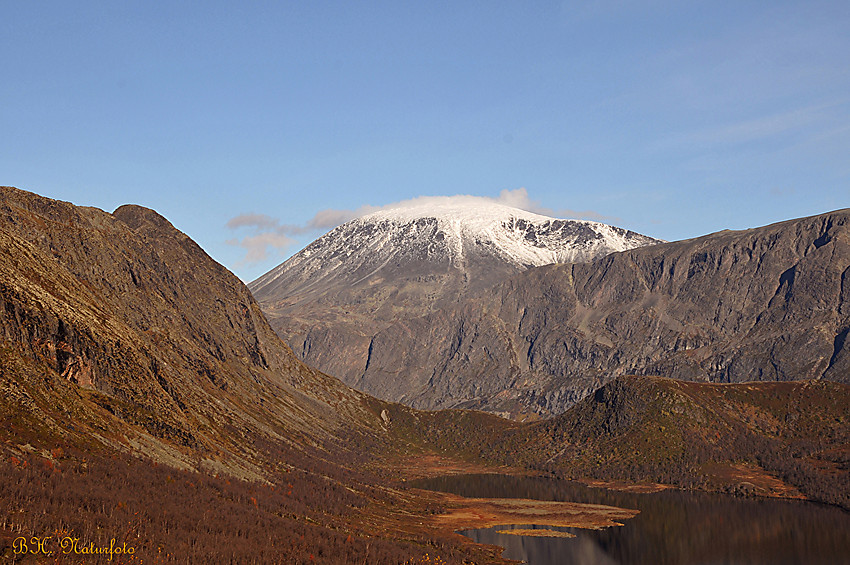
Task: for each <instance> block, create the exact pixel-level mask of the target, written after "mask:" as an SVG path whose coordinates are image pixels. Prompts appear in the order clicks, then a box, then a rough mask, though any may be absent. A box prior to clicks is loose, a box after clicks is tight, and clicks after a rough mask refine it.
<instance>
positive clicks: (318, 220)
mask: <svg viewBox="0 0 850 565" xmlns="http://www.w3.org/2000/svg"><path fill="white" fill-rule="evenodd" d="M452 199H457V200H463V201H465V202H468V203H471V204H474V203H476V202H481V203H482V204H485V203H493V202H495V203H497V204H504V205H506V206H511V207H513V208H519V209H521V210H526V211H529V212H534V213H536V214H541V215H544V216H551V217H554V218H570V219H584V220H594V221H607V222H613V221H619V218H615V217H611V216H606V215H603V214H600V213H599V212H595V211H593V210H584V211H577V210H569V209H561V210H553V209H552V208H547V207H545V206H542V205H541V204H540V202H538V201H536V200H532V199H531V197H530V196H529V194H528V190H526V189H525V188H517V189H514V190H508V189H505V190H502V191H501V192H500V193H499V196H497V197H495V198H492V197H488V196H471V195H455V196H419V197H416V198H411V199H407V200H401V201H399V202H393V203H392V204H386V205H384V206H371V205H368V204H366V205H363V206H360V207H358V208H356V209H353V210H346V209H336V208H327V209H324V210H319V211H318V212H316V214H315V215H314V216H313V217H312V218H310V219H309V220H308V221H307V222H305V223H304V224H301V225H293V224H282V223H281V222H280V220H279V219H278V218H273V217H271V216H268V215H266V214H257V213H247V214H240V215H238V216H234V217H233V218H231V219H230V220H228V222H227V224H226V226H227V228H229V229H231V230H233V231H238V232H243V233H244V232H245V231H247V232H248V234H247V235H244V236H242V237H241V238H238V237H237V238H232V239H229V240H228V241H227V244H228V245H233V246H238V247H242V248H243V249H244V250H245V256H244V257H243V258H242V259H241V260H240V261H239V265H238V266H239V267H244V266H246V265H255V264H257V263H261V262H263V261H268V260H269V259H273V258H282V257H284V256H285V255H286V253H287V251H289V250H290V249H291V248H292V247H293V246H295V245H296V244H298V243H299V242H298V240H296V239H295V238H296V237H297V236H303V235H307V234H316V235H318V234H319V233H321V232H323V231H328V230H331V229H333V228H335V227H337V226H339V225H342V224H344V223H345V222H349V221H351V220H353V219H355V218H360V217H362V216H365V215H367V214H371V213H373V212H378V211H380V210H392V209H395V208H409V207H413V206H418V205H426V204H429V203H431V202H434V201H445V200H452Z"/></svg>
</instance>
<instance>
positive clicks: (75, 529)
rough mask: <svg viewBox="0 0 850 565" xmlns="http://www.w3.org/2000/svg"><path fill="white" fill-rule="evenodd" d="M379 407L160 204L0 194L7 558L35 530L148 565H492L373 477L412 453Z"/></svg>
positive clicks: (1, 448)
mask: <svg viewBox="0 0 850 565" xmlns="http://www.w3.org/2000/svg"><path fill="white" fill-rule="evenodd" d="M386 407H387V405H386V404H385V403H381V402H379V401H377V400H375V399H372V398H369V397H367V396H366V395H365V394H362V393H359V392H357V391H354V390H352V389H350V388H348V387H346V386H345V385H343V384H342V383H341V382H339V381H338V380H336V379H334V378H332V377H329V376H327V375H324V374H322V373H320V372H318V371H316V370H314V369H311V368H309V367H307V366H306V365H304V364H303V363H301V362H300V361H298V360H297V359H296V358H295V357H294V355H293V354H292V352H291V351H290V350H289V348H288V347H286V345H285V344H283V342H281V341H280V338H278V337H277V335H276V334H275V333H274V332H273V330H272V329H271V328H270V326H269V325H268V323H267V322H266V320H265V318H264V317H263V315H262V313H261V312H260V309H259V306H258V305H257V303H256V302H255V301H254V299H253V297H252V296H251V294H250V292H249V291H248V289H247V288H246V287H245V286H244V285H243V284H242V283H241V282H240V281H239V280H238V279H237V278H236V277H235V276H234V275H232V274H231V273H229V272H228V271H227V270H226V269H225V268H224V267H222V266H221V265H219V264H217V263H215V261H213V260H212V259H211V258H210V257H209V256H207V255H206V253H204V252H203V251H202V250H201V249H200V248H199V247H198V246H197V245H196V244H195V243H194V242H192V241H191V240H190V239H189V238H188V237H187V236H186V235H184V234H182V233H180V232H179V231H178V230H176V229H175V228H174V227H173V226H172V225H171V224H170V223H169V222H168V221H167V220H165V219H164V218H163V217H162V216H160V215H159V214H157V213H156V212H154V211H152V210H148V209H146V208H142V207H139V206H122V207H121V208H119V209H118V210H116V211H115V212H114V213H113V214H109V213H106V212H103V211H101V210H98V209H95V208H83V207H77V206H74V205H72V204H70V203H67V202H60V201H56V200H51V199H48V198H43V197H40V196H37V195H35V194H31V193H28V192H24V191H20V190H17V189H14V188H9V187H0V556H2V559H7V558H8V559H9V560H11V561H16V560H18V559H20V557H21V556H20V555H19V554H18V553H19V552H18V551H17V550H19V549H20V547H15V546H14V545H13V540H15V539H17V538H20V539H26V540H28V541H27V543H29V540H31V539H32V537H33V536H35V537H41V536H44V535H45V534H48V535H51V538H49V539H50V540H51V541H50V542H49V543H51V544H52V546H51V547H49V548H48V549H50V550H55V551H57V552H58V551H59V547H58V545H59V541H60V538H61V537H62V536H69V537H78V538H79V539H80V541H81V545H82V544H85V545H86V547H89V544H90V543H91V544H93V547H97V548H102V547H107V548H109V547H110V543H111V542H114V541H117V544H118V545H119V546H120V545H121V543H122V542H126V543H125V545H129V546H131V547H133V548H134V549H135V550H136V555H135V559H141V560H143V561H145V562H155V563H185V562H187V561H192V560H199V561H202V562H211V563H213V562H215V563H217V562H222V561H227V562H238V563H247V562H258V561H260V562H268V563H308V562H312V561H314V559H315V557H319V560H320V561H321V562H325V563H352V562H357V563H363V562H368V563H381V564H386V565H391V564H397V563H401V562H404V561H408V562H414V561H416V562H419V561H421V560H420V559H419V557H420V556H422V557H424V556H425V555H426V553H429V552H430V555H432V556H433V555H439V556H441V558H442V560H443V561H444V562H447V563H453V564H458V565H459V564H460V563H461V562H463V561H464V560H466V561H469V560H470V559H474V560H475V561H480V562H500V561H499V560H498V559H495V558H494V559H492V560H491V559H488V558H487V557H486V556H487V555H488V554H489V555H492V554H493V551H491V550H486V549H484V550H482V549H480V548H479V549H475V548H463V547H460V544H459V542H458V540H457V539H447V534H445V533H443V532H442V530H440V528H439V527H438V526H435V525H434V524H433V523H431V522H428V523H426V522H425V521H424V519H423V514H426V513H428V512H430V513H433V509H432V506H433V505H434V502H432V500H433V497H432V498H431V499H427V498H423V497H421V496H417V495H416V494H412V493H409V492H402V491H400V490H397V489H390V488H386V487H385V486H383V485H382V484H381V481H380V479H379V478H378V477H377V476H376V472H377V471H376V469H375V467H378V465H377V462H380V461H382V458H385V457H389V456H390V455H391V454H393V453H396V452H398V451H401V452H405V450H407V449H419V448H418V447H416V446H413V447H411V445H412V443H411V441H412V440H411V439H410V438H407V437H405V438H398V437H395V436H394V435H393V434H392V433H391V432H389V431H388V429H387V420H386V416H385V417H384V418H382V417H381V416H382V412H383V411H384V410H385V409H386ZM494 420H495V419H494ZM414 439H415V438H414ZM370 467H371V468H370ZM22 536H24V537H22ZM426 545H427V547H428V548H429V549H424V547H425V546H426ZM57 556H58V553H57ZM482 558H483V559H482ZM27 559H29V558H26V557H25V558H24V560H25V561H26V560H27ZM34 559H38V558H34ZM108 561H113V557H112V555H105V556H99V557H92V560H91V562H92V563H106V562H108ZM57 562H68V560H66V559H65V558H64V557H61V556H58V560H57ZM122 562H123V561H122Z"/></svg>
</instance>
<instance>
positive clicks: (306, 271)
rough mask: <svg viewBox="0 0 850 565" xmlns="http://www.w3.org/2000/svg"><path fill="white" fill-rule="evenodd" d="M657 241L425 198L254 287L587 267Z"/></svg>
mask: <svg viewBox="0 0 850 565" xmlns="http://www.w3.org/2000/svg"><path fill="white" fill-rule="evenodd" d="M657 242H658V240H654V239H652V238H649V237H646V236H643V235H640V234H637V233H634V232H631V231H628V230H625V229H622V228H616V227H612V226H609V225H606V224H602V223H599V222H591V221H585V220H564V219H557V218H551V217H548V216H543V215H540V214H535V213H533V212H528V211H525V210H521V209H519V208H513V207H511V206H507V205H504V204H500V203H498V202H495V201H492V200H489V199H485V198H480V197H474V196H452V197H429V198H419V199H416V200H413V201H409V202H408V203H406V204H405V205H402V206H398V207H393V208H386V209H381V210H378V211H375V212H372V213H370V214H368V215H365V216H362V217H360V218H356V219H354V220H351V221H349V222H347V223H345V224H343V225H341V226H338V227H337V228H335V229H333V230H331V231H330V232H328V233H327V234H325V235H323V236H322V237H320V238H319V239H317V240H316V241H314V242H313V243H311V244H310V245H308V246H307V247H306V248H305V249H303V250H302V251H300V252H299V253H297V254H295V255H294V256H292V257H291V258H290V259H289V260H287V261H286V262H284V263H283V264H281V265H280V266H278V267H276V268H275V269H272V270H271V271H269V272H268V273H266V274H265V275H263V276H262V277H260V278H259V279H257V280H256V281H254V282H253V283H251V285H250V287H251V289H252V291H253V292H254V293H255V294H256V293H260V294H265V293H267V292H268V291H269V290H270V288H266V287H269V286H271V287H280V286H281V284H282V283H283V286H285V287H286V288H289V289H291V290H294V287H303V286H305V285H306V286H310V287H315V286H316V285H318V284H320V283H321V281H329V280H331V279H334V280H335V281H336V282H342V281H343V280H344V281H345V284H350V285H354V284H358V283H362V282H364V281H366V280H368V279H369V278H370V277H376V276H380V277H381V278H382V279H383V278H386V277H387V276H391V273H392V276H397V275H399V274H402V275H403V276H408V275H410V274H411V273H413V274H422V273H425V272H426V271H428V270H429V269H437V270H440V271H444V270H445V269H450V270H459V271H462V272H464V273H466V274H467V275H470V276H475V273H472V272H469V270H470V269H472V271H482V269H483V270H485V271H486V270H489V269H491V268H493V267H494V265H497V264H498V265H499V268H498V270H500V271H504V269H502V267H506V268H510V269H513V270H523V269H526V268H529V267H532V266H540V265H546V264H551V263H563V262H585V261H590V260H592V259H595V258H596V257H600V256H602V255H607V254H608V253H612V252H615V251H624V250H627V249H632V248H634V247H640V246H643V245H647V244H651V243H657ZM293 284H294V287H293ZM322 286H324V285H322Z"/></svg>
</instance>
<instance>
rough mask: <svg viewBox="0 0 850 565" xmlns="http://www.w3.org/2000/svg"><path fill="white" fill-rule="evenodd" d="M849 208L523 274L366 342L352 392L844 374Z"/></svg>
mask: <svg viewBox="0 0 850 565" xmlns="http://www.w3.org/2000/svg"><path fill="white" fill-rule="evenodd" d="M848 330H850V211H848V210H842V211H838V212H832V213H829V214H823V215H820V216H813V217H809V218H802V219H799V220H791V221H787V222H782V223H778V224H773V225H770V226H766V227H761V228H755V229H750V230H744V231H736V232H731V231H723V232H719V233H716V234H712V235H708V236H705V237H700V238H697V239H691V240H686V241H680V242H674V243H666V244H658V245H652V246H648V247H643V248H638V249H633V250H630V251H625V252H620V253H613V254H611V255H608V256H606V257H603V258H601V259H597V260H595V261H593V262H591V263H585V264H563V265H549V266H543V267H537V268H534V269H529V270H528V271H526V272H523V273H520V274H518V275H515V276H513V277H512V278H511V279H509V280H508V281H506V282H504V283H502V284H500V285H498V286H496V287H494V288H493V289H492V290H487V291H483V292H480V293H478V294H477V295H475V296H473V297H469V298H468V299H466V300H465V301H464V302H463V303H461V304H459V305H457V306H455V307H450V308H445V309H442V310H440V311H436V312H433V313H431V314H428V315H426V316H424V317H421V318H418V319H414V320H404V321H400V322H398V323H397V324H394V325H392V326H390V327H388V328H387V329H385V330H383V331H382V332H380V333H378V334H377V335H376V336H374V337H373V338H372V340H371V343H370V347H369V358H368V362H367V370H366V371H365V374H364V376H363V377H362V378H361V379H360V380H359V381H358V382H357V383H355V386H357V387H358V388H359V389H361V390H364V391H366V392H369V393H370V394H375V395H378V396H381V397H383V398H387V399H390V400H395V401H402V402H405V403H407V404H410V405H412V406H414V407H419V408H429V409H433V408H444V407H451V406H455V407H468V408H478V409H484V410H489V411H494V412H502V413H507V414H511V415H513V416H515V417H516V416H522V415H528V414H529V413H537V414H541V415H547V414H558V413H561V412H563V411H564V410H565V409H566V408H567V407H568V406H570V405H572V404H573V403H575V402H576V401H578V400H579V399H581V398H583V397H584V396H585V395H587V394H589V393H591V392H593V391H594V390H596V389H598V388H599V387H600V386H601V385H602V384H604V383H605V382H607V381H609V380H610V379H612V378H614V377H615V376H617V375H624V374H644V375H662V376H666V377H671V378H676V379H682V380H692V381H711V382H743V381H792V380H805V379H820V378H823V379H828V380H835V381H840V382H848V380H850V343H848V340H847V332H848Z"/></svg>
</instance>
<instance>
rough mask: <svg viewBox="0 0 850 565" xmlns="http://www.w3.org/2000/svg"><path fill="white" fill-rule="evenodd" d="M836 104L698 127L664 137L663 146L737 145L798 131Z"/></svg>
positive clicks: (822, 119)
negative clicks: (665, 138) (670, 136)
mask: <svg viewBox="0 0 850 565" xmlns="http://www.w3.org/2000/svg"><path fill="white" fill-rule="evenodd" d="M835 106H837V105H836V104H822V105H817V106H810V107H806V108H799V109H796V110H792V111H788V112H782V113H777V114H772V115H769V116H761V117H758V118H753V119H747V120H742V121H739V122H732V123H726V124H723V125H720V126H716V127H708V128H703V129H698V130H695V131H691V132H686V133H682V134H680V135H677V136H674V137H672V138H670V139H667V140H666V141H665V142H664V143H663V145H665V146H675V145H679V146H680V145H717V144H722V145H737V144H742V143H749V142H752V141H758V140H763V139H767V138H771V137H776V136H779V135H783V134H787V133H791V132H794V131H800V130H803V129H806V128H809V127H811V126H814V125H817V124H823V123H825V122H826V121H828V118H829V116H830V113H829V110H830V109H831V108H833V107H835Z"/></svg>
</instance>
